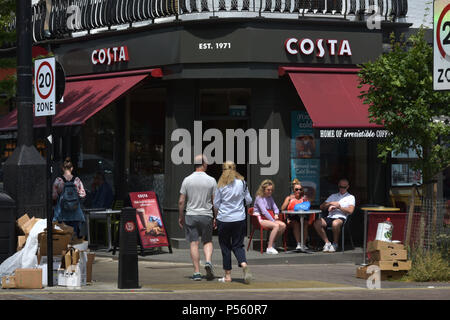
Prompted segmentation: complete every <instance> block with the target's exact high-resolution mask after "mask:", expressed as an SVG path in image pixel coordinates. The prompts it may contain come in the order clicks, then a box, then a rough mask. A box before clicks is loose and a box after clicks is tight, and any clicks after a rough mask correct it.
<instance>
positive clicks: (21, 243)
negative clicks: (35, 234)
mask: <svg viewBox="0 0 450 320" xmlns="http://www.w3.org/2000/svg"><path fill="white" fill-rule="evenodd" d="M27 237H28V236H17V251H20V250H22V249H23V247H24V246H25V243H26V242H27Z"/></svg>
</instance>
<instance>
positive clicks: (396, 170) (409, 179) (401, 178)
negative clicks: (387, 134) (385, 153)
mask: <svg viewBox="0 0 450 320" xmlns="http://www.w3.org/2000/svg"><path fill="white" fill-rule="evenodd" d="M391 158H392V164H391V184H392V186H393V187H400V186H412V185H413V184H417V185H420V184H422V174H421V172H420V171H418V170H414V169H413V168H412V163H413V161H414V160H415V159H417V153H416V152H415V151H414V150H412V149H410V150H408V152H406V153H400V152H395V151H392V154H391Z"/></svg>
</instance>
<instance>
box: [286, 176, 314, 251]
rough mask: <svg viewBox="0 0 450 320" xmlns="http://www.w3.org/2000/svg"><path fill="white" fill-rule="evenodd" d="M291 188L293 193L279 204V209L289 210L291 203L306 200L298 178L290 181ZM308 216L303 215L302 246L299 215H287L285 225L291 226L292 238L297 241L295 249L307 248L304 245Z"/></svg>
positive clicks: (306, 236)
mask: <svg viewBox="0 0 450 320" xmlns="http://www.w3.org/2000/svg"><path fill="white" fill-rule="evenodd" d="M292 189H293V192H294V193H293V194H291V195H289V196H287V197H286V199H284V202H283V205H282V206H281V210H291V209H292V208H291V207H293V205H295V204H297V203H302V202H304V201H308V199H307V198H306V195H305V193H304V192H303V188H302V185H301V183H300V181H299V180H298V179H294V180H293V181H292ZM308 217H309V216H305V223H304V224H303V243H304V245H303V247H302V244H301V241H300V232H301V230H300V229H301V223H300V216H299V215H294V214H291V215H288V216H287V225H288V227H289V228H292V232H293V233H294V238H295V240H296V241H297V247H296V248H295V249H296V250H308V247H307V246H306V245H305V243H306V239H308V226H309V223H308Z"/></svg>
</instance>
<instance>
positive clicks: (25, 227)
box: [22, 217, 41, 235]
mask: <svg viewBox="0 0 450 320" xmlns="http://www.w3.org/2000/svg"><path fill="white" fill-rule="evenodd" d="M39 220H41V219H38V218H35V217H33V218H31V219H30V220H29V221H27V222H26V223H25V224H24V225H23V226H22V231H23V232H24V233H25V234H26V235H27V234H30V231H31V229H33V227H34V225H35V224H36V222H38V221H39Z"/></svg>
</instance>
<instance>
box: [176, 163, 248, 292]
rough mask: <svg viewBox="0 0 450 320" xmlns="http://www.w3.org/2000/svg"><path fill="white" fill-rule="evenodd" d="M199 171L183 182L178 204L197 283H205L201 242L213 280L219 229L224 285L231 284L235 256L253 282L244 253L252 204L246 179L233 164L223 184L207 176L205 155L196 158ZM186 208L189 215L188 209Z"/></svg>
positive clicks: (225, 166)
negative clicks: (214, 240) (247, 210)
mask: <svg viewBox="0 0 450 320" xmlns="http://www.w3.org/2000/svg"><path fill="white" fill-rule="evenodd" d="M194 163H195V171H194V173H192V174H191V175H189V176H188V177H186V178H185V179H184V180H183V183H182V185H181V190H180V198H179V201H178V209H179V219H178V223H179V225H180V227H181V228H184V229H185V233H186V239H187V240H188V241H189V242H190V253H191V259H192V262H193V265H194V274H193V276H192V279H193V280H196V281H199V280H201V279H202V275H201V273H200V253H199V238H200V237H201V240H202V243H203V251H204V254H205V260H206V262H205V271H206V279H207V280H213V279H214V278H215V275H214V267H213V265H212V263H211V257H212V253H213V244H212V232H213V228H214V229H215V228H217V229H218V235H219V244H220V248H221V250H222V258H223V269H224V271H225V275H224V277H222V278H219V281H220V282H231V280H232V279H231V270H232V267H231V252H233V253H234V255H235V256H236V259H237V260H238V265H239V267H242V269H243V273H244V282H245V283H247V284H249V283H250V282H251V281H252V274H251V273H250V270H249V267H248V264H247V259H246V256H245V249H244V238H245V235H246V231H247V227H246V213H245V205H249V204H251V202H252V198H251V196H250V193H249V191H248V188H247V184H246V182H245V180H244V177H243V176H242V175H240V174H239V173H238V172H237V171H236V165H235V164H234V162H232V161H227V162H225V163H224V164H223V166H222V169H223V172H222V175H221V177H220V179H219V182H218V183H216V180H215V179H214V178H213V177H211V176H209V175H208V174H206V170H207V168H208V163H207V160H206V158H205V156H203V155H199V156H196V157H195V162H194ZM185 207H186V214H185V212H184V209H185Z"/></svg>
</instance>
